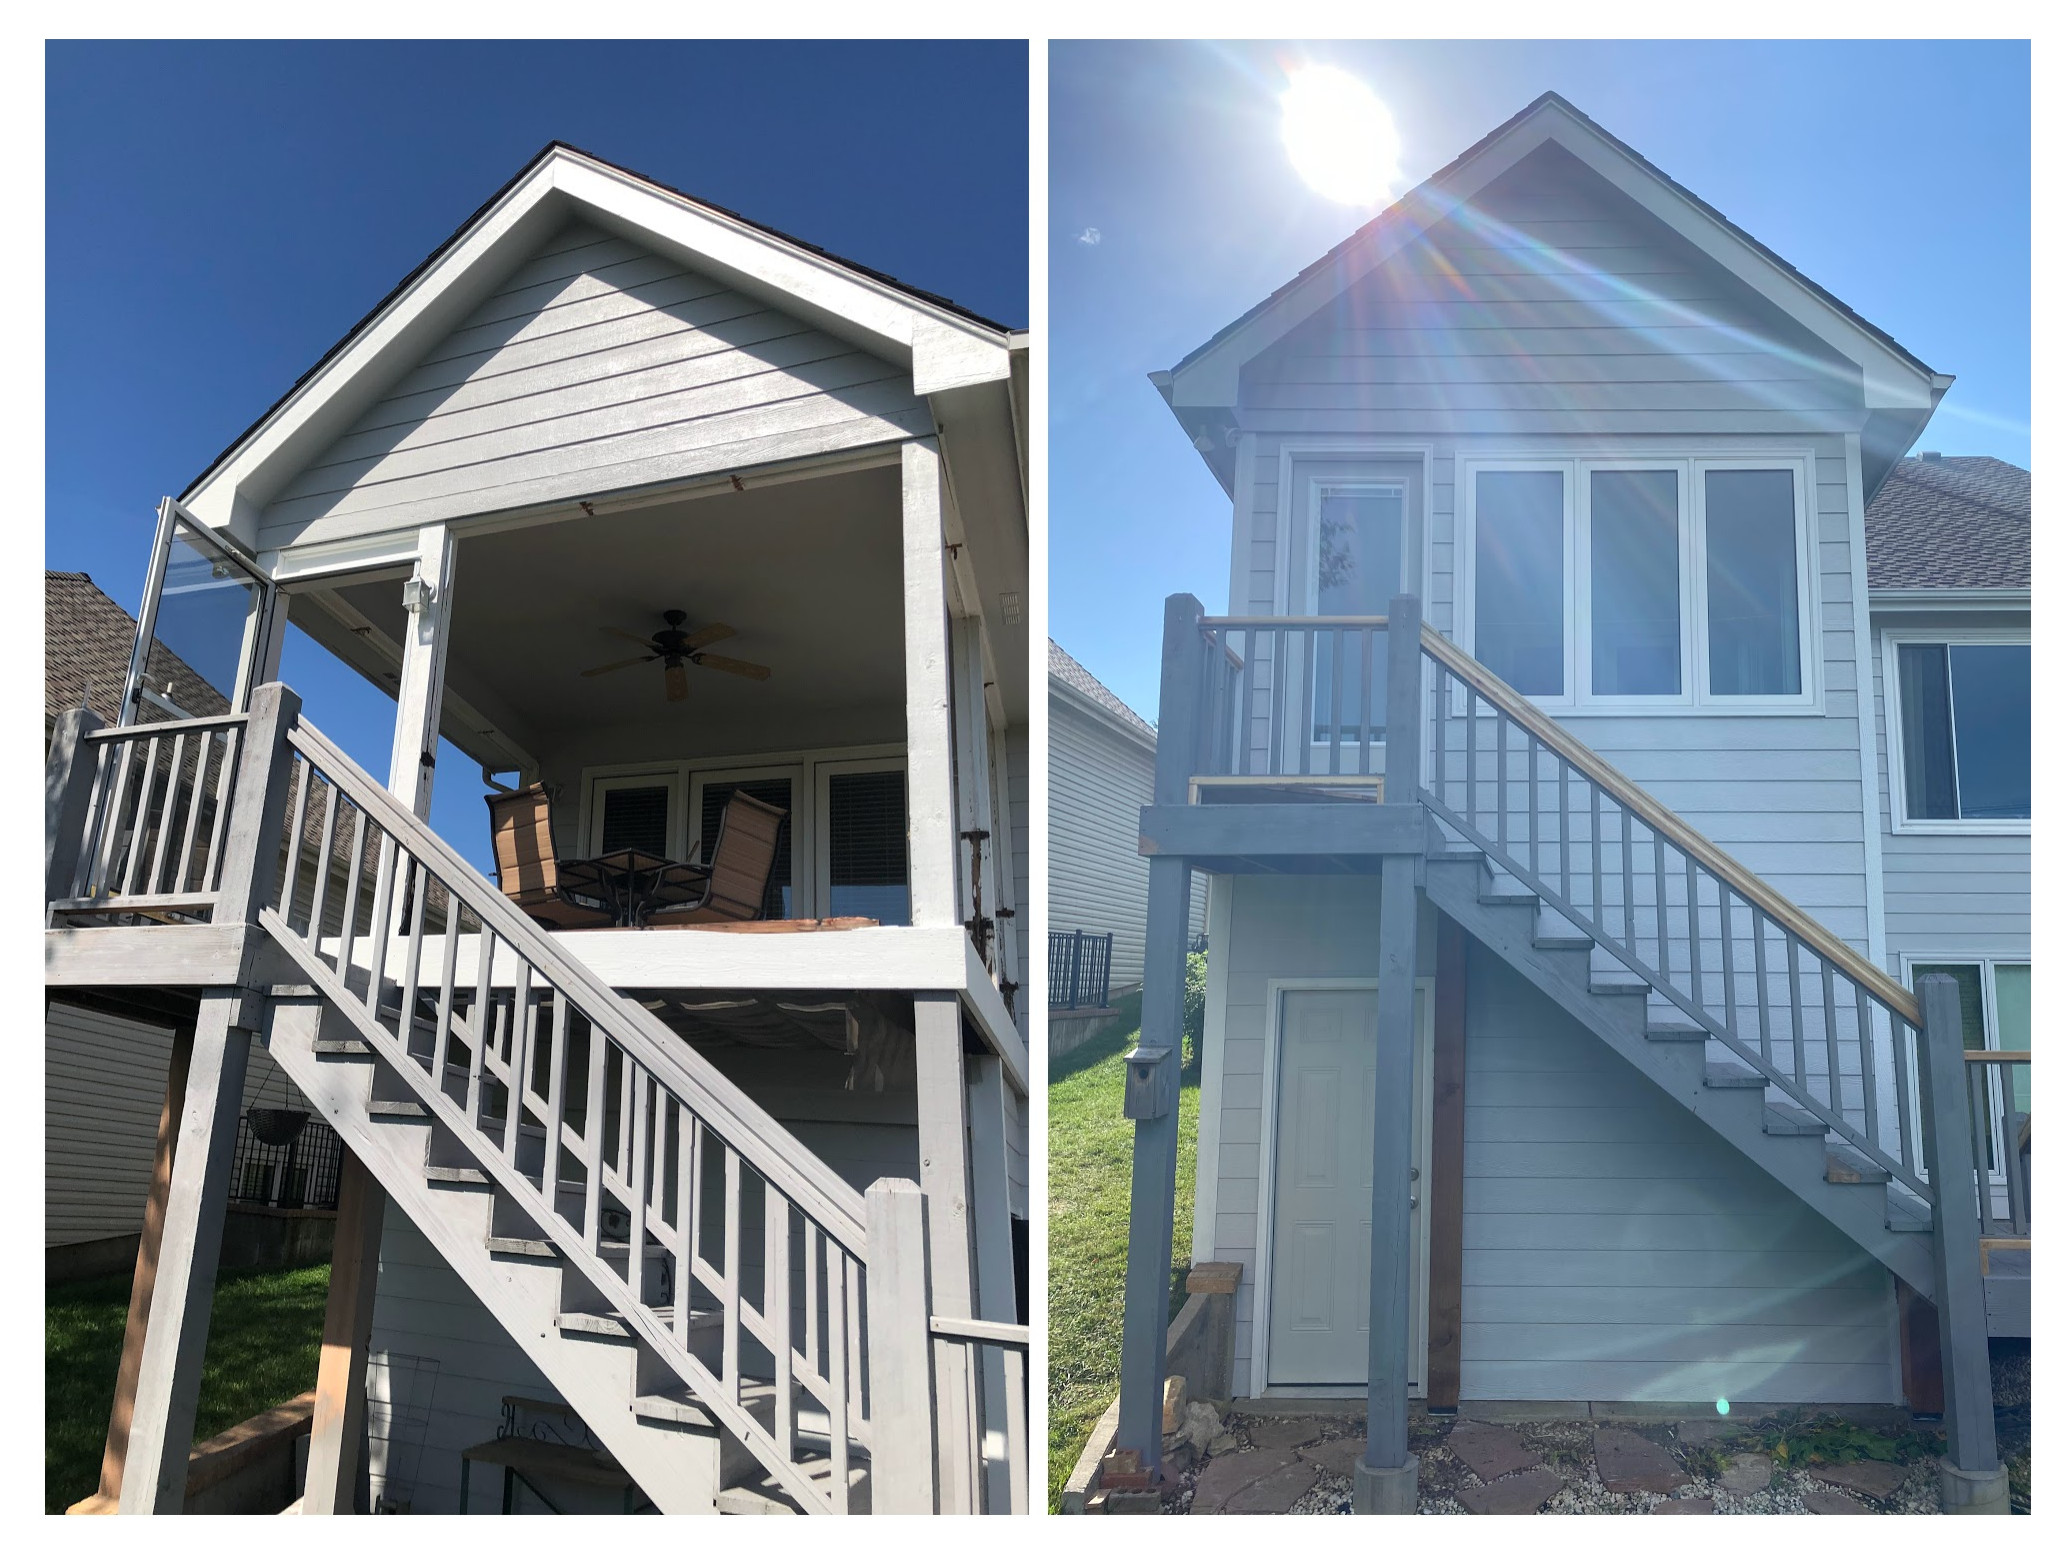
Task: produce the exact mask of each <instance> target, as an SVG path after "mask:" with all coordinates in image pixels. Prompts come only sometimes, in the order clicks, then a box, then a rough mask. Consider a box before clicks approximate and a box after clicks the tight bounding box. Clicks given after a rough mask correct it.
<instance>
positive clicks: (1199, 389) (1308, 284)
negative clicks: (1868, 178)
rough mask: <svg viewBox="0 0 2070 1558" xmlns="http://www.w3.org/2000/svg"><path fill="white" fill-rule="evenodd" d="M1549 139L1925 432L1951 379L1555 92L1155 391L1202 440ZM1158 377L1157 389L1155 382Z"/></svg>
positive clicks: (1866, 392)
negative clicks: (1267, 370)
mask: <svg viewBox="0 0 2070 1558" xmlns="http://www.w3.org/2000/svg"><path fill="white" fill-rule="evenodd" d="M1547 143H1553V144H1556V145H1558V146H1560V147H1562V148H1564V149H1565V150H1566V151H1568V152H1570V153H1571V154H1572V155H1573V156H1574V157H1575V158H1577V159H1578V160H1579V161H1580V162H1581V163H1582V164H1583V165H1585V166H1586V167H1588V168H1590V169H1591V170H1593V171H1594V172H1595V173H1597V174H1599V175H1600V176H1601V177H1602V178H1603V179H1604V180H1606V181H1607V182H1608V183H1609V184H1610V185H1611V186H1612V187H1613V188H1615V189H1617V190H1619V191H1620V192H1622V193H1623V194H1624V195H1626V196H1628V197H1629V198H1630V199H1631V200H1632V201H1634V202H1635V203H1636V204H1637V205H1639V206H1640V207H1641V208H1642V209H1643V210H1645V211H1647V212H1648V213H1650V214H1651V215H1653V216H1655V217H1657V218H1658V219H1659V220H1661V221H1662V222H1664V223H1665V224H1666V225H1667V226H1668V227H1669V228H1670V229H1672V230H1673V231H1674V232H1676V233H1678V234H1680V235H1681V236H1682V237H1684V238H1685V239H1687V240H1688V241H1689V242H1691V243H1692V244H1694V245H1695V246H1696V247H1697V248H1698V249H1699V250H1701V251H1702V252H1703V253H1704V254H1706V255H1708V256H1709V257H1710V258H1712V259H1713V260H1715V261H1716V262H1717V263H1718V264H1720V265H1721V266H1723V267H1724V268H1725V269H1726V270H1727V271H1728V272H1729V273H1730V274H1732V275H1733V276H1735V277H1737V278H1738V279H1739V280H1741V281H1742V282H1744V283H1745V284H1746V285H1747V286H1749V287H1751V288H1753V289H1754V290H1755V291H1756V292H1758V293H1759V294H1760V295H1761V296H1762V297H1764V298H1766V299H1767V300H1768V301H1769V302H1771V303H1772V304H1774V305H1775V306H1776V307H1777V308H1779V309H1781V310H1782V311H1783V313H1784V314H1786V315H1787V316H1788V317H1789V318H1791V319H1792V320H1794V321H1795V322H1796V323H1798V324H1800V325H1801V326H1803V327H1804V328H1805V329H1806V330H1808V331H1810V332H1811V334H1812V335H1814V336H1815V337H1817V338H1818V339H1819V340H1820V341H1822V342H1824V343H1825V344H1826V345H1828V346H1830V347H1831V348H1832V349H1833V350H1834V351H1835V352H1837V353H1838V354H1839V355H1840V356H1841V357H1842V358H1844V359H1845V360H1847V361H1848V362H1851V363H1854V364H1857V365H1858V366H1859V367H1860V369H1861V374H1862V392H1863V397H1864V404H1865V406H1866V407H1867V409H1868V410H1869V411H1870V412H1872V413H1874V412H1879V411H1889V412H1894V413H1900V414H1904V413H1909V414H1911V415H1914V416H1916V417H1917V419H1918V422H1919V424H1920V425H1922V426H1923V424H1924V422H1925V420H1926V418H1927V417H1928V416H1930V415H1931V414H1932V412H1933V408H1934V406H1935V405H1936V404H1937V403H1938V402H1939V400H1940V396H1941V394H1942V393H1944V392H1945V390H1946V388H1947V385H1948V384H1949V383H1951V382H1952V380H1950V379H1948V378H1947V377H1946V376H1945V375H1937V374H1935V373H1934V372H1933V370H1932V369H1931V368H1929V367H1927V365H1926V364H1925V363H1923V362H1921V361H1920V360H1919V359H1918V358H1916V357H1914V356H1912V355H1911V353H1909V352H1907V351H1905V349H1904V348H1903V347H1901V346H1899V345H1898V344H1897V343H1896V342H1895V341H1893V340H1891V339H1890V338H1889V337H1888V336H1886V335H1884V334H1883V333H1882V332H1880V331H1878V330H1876V329H1875V327H1873V326H1872V325H1870V324H1869V323H1868V322H1867V321H1866V320H1864V319H1862V318H1861V317H1860V316H1859V315H1857V314H1855V313H1854V312H1853V311H1852V310H1850V309H1848V308H1847V307H1846V305H1845V304H1843V303H1841V302H1840V301H1839V299H1837V298H1835V297H1833V296H1832V294H1830V293H1828V292H1826V291H1825V290H1824V289H1823V288H1820V287H1819V286H1817V285H1816V284H1815V283H1813V282H1811V281H1810V280H1809V279H1808V278H1806V277H1805V276H1803V275H1802V274H1800V273H1799V272H1798V271H1796V270H1795V269H1793V268H1792V267H1791V266H1789V265H1788V264H1787V263H1785V262H1784V261H1783V260H1782V259H1781V258H1780V257H1779V256H1777V255H1776V254H1775V253H1774V252H1773V251H1772V250H1770V249H1768V248H1767V247H1766V246H1765V245H1763V244H1761V243H1760V242H1759V241H1758V240H1757V239H1755V238H1754V237H1753V236H1752V235H1750V234H1748V233H1746V232H1745V231H1743V230H1742V229H1740V228H1739V227H1737V226H1736V225H1734V224H1733V223H1732V222H1730V221H1729V220H1727V219H1726V218H1725V217H1724V216H1722V215H1721V214H1720V213H1719V212H1717V211H1716V210H1714V209H1712V208H1711V207H1710V206H1708V205H1706V204H1705V203H1704V202H1703V201H1702V200H1700V199H1698V198H1697V197H1696V196H1695V195H1694V194H1692V193H1691V192H1690V191H1688V190H1686V189H1684V188H1683V187H1682V186H1681V185H1679V184H1677V183H1676V182H1675V181H1674V180H1673V179H1671V178H1669V177H1668V176H1667V175H1666V174H1664V173H1662V172H1661V171H1660V170H1659V169H1658V168H1656V167H1654V166H1653V165H1652V164H1651V163H1649V162H1647V161H1646V159H1645V158H1643V157H1641V156H1640V155H1639V154H1638V153H1637V152H1636V151H1634V150H1632V148H1631V147H1629V146H1627V145H1625V144H1624V142H1622V141H1620V140H1618V139H1617V138H1616V137H1615V136H1613V135H1611V134H1610V133H1609V132H1608V131H1606V130H1604V129H1603V128H1602V127H1601V126H1599V125H1597V124H1596V123H1594V122H1593V121H1592V120H1590V119H1589V118H1588V117H1587V116H1586V115H1585V114H1583V113H1582V112H1581V111H1580V110H1579V109H1577V108H1575V107H1574V106H1573V105H1572V104H1571V103H1568V102H1567V101H1566V100H1565V99H1564V98H1561V97H1560V96H1558V95H1557V94H1555V93H1551V92H1548V93H1546V94H1545V95H1544V96H1542V97H1540V98H1539V99H1538V100H1537V101H1536V102H1534V103H1532V104H1531V105H1530V107H1528V108H1526V109H1525V110H1524V111H1523V112H1522V113H1520V114H1518V115H1517V116H1516V117H1515V118H1513V119H1511V120H1509V121H1508V123H1506V124H1504V125H1502V126H1501V127H1500V128H1498V129H1497V130H1495V131H1494V132H1493V133H1492V134H1490V135H1489V136H1487V137H1486V138H1485V139H1483V140H1482V141H1480V142H1479V143H1478V144H1477V145H1475V146H1473V147H1472V148H1470V149H1469V150H1468V151H1467V152H1465V153H1464V154H1463V155H1461V156H1460V157H1459V158H1458V159H1456V160H1455V161H1454V162H1452V163H1451V164H1449V165H1448V166H1446V167H1445V168H1443V169H1440V170H1439V171H1438V172H1437V173H1436V174H1434V175H1433V176H1432V177H1431V178H1429V179H1428V180H1426V181H1425V182H1424V183H1422V184H1420V185H1418V186H1417V187H1416V188H1415V189H1413V190H1411V191H1410V192H1409V193H1408V194H1407V195H1405V196H1404V197H1403V198H1402V199H1401V200H1400V201H1399V202H1398V203H1396V204H1395V205H1393V206H1391V207H1389V208H1388V209H1387V210H1386V211H1384V212H1382V213H1381V214H1380V216H1378V217H1377V218H1375V219H1374V220H1373V221H1372V222H1370V223H1369V224H1367V225H1366V226H1365V227H1364V228H1362V229H1360V231H1359V232H1358V233H1356V234H1354V235H1353V236H1352V237H1351V238H1350V239H1349V240H1347V241H1346V242H1345V243H1343V244H1340V245H1339V246H1338V247H1337V248H1336V249H1335V250H1333V251H1332V252H1331V253H1330V254H1329V255H1327V256H1325V257H1324V259H1323V260H1321V261H1319V262H1318V263H1316V264H1315V265H1312V266H1310V267H1309V268H1308V269H1307V270H1306V271H1304V272H1303V273H1302V274H1301V275H1300V276H1299V277H1297V278H1296V279H1295V280H1294V281H1292V282H1290V283H1289V284H1288V285H1287V286H1285V287H1282V288H1281V289H1280V290H1279V291H1278V292H1276V293H1274V294H1273V295H1272V296H1271V297H1270V298H1268V299H1266V301H1265V302H1263V303H1261V304H1259V305H1258V306H1257V307H1256V308H1254V309H1252V310H1251V311H1250V312H1249V313H1248V314H1246V315H1244V316H1243V318H1241V319H1239V320H1237V321H1236V322H1235V323H1234V324H1232V325H1230V326H1229V327H1228V328H1226V329H1224V330H1223V331H1222V332H1220V333H1219V334H1218V335H1216V336H1215V337H1214V339H1212V340H1211V341H1209V342H1208V343H1207V344H1205V345H1204V346H1202V347H1200V348H1198V349H1197V350H1196V351H1194V352H1193V353H1192V354H1190V355H1189V356H1188V357H1186V358H1185V359H1184V360H1183V361H1182V362H1180V363H1179V365H1178V366H1177V367H1175V368H1173V369H1172V370H1171V372H1170V375H1169V378H1168V381H1166V382H1161V383H1158V388H1159V390H1160V392H1161V393H1163V394H1164V396H1165V399H1166V400H1167V401H1168V402H1169V403H1170V405H1171V407H1172V410H1173V412H1174V413H1175V414H1176V415H1177V416H1178V417H1179V419H1180V421H1181V423H1182V424H1184V425H1185V426H1186V427H1187V429H1188V432H1189V433H1197V432H1198V431H1199V430H1200V429H1201V428H1202V427H1205V426H1208V425H1210V424H1211V423H1212V421H1213V414H1214V413H1215V412H1217V411H1221V412H1224V413H1227V411H1228V410H1229V408H1233V407H1234V406H1235V405H1236V403H1237V379H1238V374H1239V372H1240V370H1241V369H1242V367H1243V365H1244V364H1245V363H1247V362H1249V361H1251V360H1252V359H1253V358H1255V357H1257V356H1258V355H1259V354H1260V353H1261V352H1263V351H1265V350H1266V349H1267V348H1268V347H1270V346H1271V345H1273V344H1274V343H1275V342H1277V341H1279V340H1281V339H1283V338H1284V337H1285V336H1286V335H1287V334H1288V333H1289V332H1291V331H1292V330H1293V329H1294V328H1295V327H1296V326H1298V325H1299V324H1301V323H1302V321H1304V320H1306V319H1308V318H1310V317H1311V316H1313V315H1314V314H1315V313H1316V312H1317V311H1318V310H1319V309H1321V308H1323V307H1324V306H1325V305H1326V304H1328V303H1329V302H1330V301H1331V300H1332V299H1334V298H1336V297H1337V296H1339V295H1341V294H1342V293H1343V292H1344V291H1346V290H1347V289H1348V288H1350V287H1352V286H1354V285H1356V284H1357V283H1358V282H1359V281H1360V280H1362V279H1363V278H1364V277H1365V276H1366V275H1368V274H1370V273H1371V272H1372V271H1373V270H1374V269H1375V268H1376V267H1378V266H1380V265H1383V264H1385V263H1386V262H1387V261H1388V260H1390V259H1392V258H1393V257H1394V256H1396V255H1397V254H1399V253H1401V252H1402V251H1403V250H1404V249H1405V248H1407V247H1408V246H1409V245H1411V244H1413V243H1415V242H1416V241H1417V240H1418V239H1420V238H1422V237H1424V236H1425V235H1426V234H1427V233H1428V232H1429V231H1430V230H1431V229H1432V228H1433V227H1435V226H1436V225H1437V224H1438V223H1440V222H1443V221H1444V220H1445V219H1446V218H1448V217H1450V216H1451V215H1453V214H1454V213H1455V212H1457V211H1458V210H1459V209H1460V208H1461V207H1462V206H1464V205H1466V204H1468V203H1469V202H1471V201H1472V200H1473V198H1474V197H1475V196H1476V195H1477V194H1478V193H1479V192H1480V191H1481V190H1483V189H1485V188H1486V187H1487V186H1488V185H1489V184H1490V183H1492V182H1493V181H1494V180H1495V179H1497V178H1499V177H1501V176H1502V175H1503V174H1504V173H1506V172H1508V171H1509V170H1510V169H1511V168H1513V167H1515V166H1516V165H1517V164H1518V163H1519V162H1521V161H1523V159H1524V158H1525V157H1527V156H1529V155H1530V154H1531V153H1532V152H1534V151H1536V150H1537V149H1538V148H1539V147H1541V146H1544V145H1546V144H1547ZM1152 377H1153V382H1157V380H1158V377H1159V376H1156V375H1153V376H1152ZM1905 419H1906V420H1909V417H1906V418H1905Z"/></svg>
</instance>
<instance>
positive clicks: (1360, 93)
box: [1279, 65, 1401, 206]
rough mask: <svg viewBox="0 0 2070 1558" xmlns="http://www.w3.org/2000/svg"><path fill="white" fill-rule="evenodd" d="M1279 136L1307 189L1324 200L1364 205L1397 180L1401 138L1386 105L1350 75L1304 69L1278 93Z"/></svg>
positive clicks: (1312, 67)
mask: <svg viewBox="0 0 2070 1558" xmlns="http://www.w3.org/2000/svg"><path fill="white" fill-rule="evenodd" d="M1279 103H1280V136H1281V139H1282V140H1284V141H1285V143H1286V148H1287V156H1288V158H1289V159H1290V160H1291V161H1292V162H1293V164H1294V171H1295V172H1297V173H1299V174H1300V175H1301V177H1302V179H1303V180H1304V181H1305V182H1306V183H1307V185H1308V187H1309V188H1310V189H1312V190H1314V191H1315V192H1316V193H1317V194H1318V195H1321V196H1323V197H1324V198H1325V199H1327V200H1334V201H1337V202H1338V203H1339V204H1342V205H1347V206H1369V205H1372V204H1374V203H1375V202H1377V201H1380V200H1383V199H1385V198H1386V197H1387V195H1388V194H1389V193H1391V192H1392V191H1393V189H1394V188H1395V185H1396V184H1397V182H1398V181H1399V179H1400V176H1401V170H1400V168H1399V167H1398V166H1397V164H1398V163H1399V161H1400V158H1401V138H1400V137H1399V136H1398V135H1397V134H1396V133H1395V128H1394V118H1393V116H1392V115H1391V114H1389V113H1388V111H1387V105H1386V104H1385V103H1383V102H1381V101H1380V99H1379V98H1377V97H1375V96H1374V95H1373V93H1372V90H1371V89H1370V88H1369V87H1367V85H1366V84H1365V83H1364V82H1363V81H1360V80H1359V79H1358V78H1357V77H1356V76H1350V75H1347V74H1345V73H1344V72H1343V71H1341V70H1337V69H1335V68H1334V67H1332V66H1328V65H1304V66H1302V67H1300V68H1299V69H1297V70H1295V71H1294V72H1293V73H1292V75H1291V76H1290V77H1289V79H1288V82H1287V89H1286V91H1285V92H1283V93H1281V94H1280V99H1279Z"/></svg>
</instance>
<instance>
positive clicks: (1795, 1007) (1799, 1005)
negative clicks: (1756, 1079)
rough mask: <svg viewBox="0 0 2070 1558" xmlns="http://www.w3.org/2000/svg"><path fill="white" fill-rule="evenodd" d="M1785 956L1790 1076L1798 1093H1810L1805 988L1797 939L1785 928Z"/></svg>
mask: <svg viewBox="0 0 2070 1558" xmlns="http://www.w3.org/2000/svg"><path fill="white" fill-rule="evenodd" d="M1783 956H1785V957H1786V958H1788V959H1789V962H1790V1055H1791V1058H1792V1060H1793V1062H1794V1064H1793V1065H1792V1066H1791V1068H1790V1074H1791V1075H1792V1076H1793V1077H1795V1078H1796V1079H1797V1091H1798V1092H1800V1093H1802V1092H1806V1091H1808V1089H1807V1088H1806V1086H1805V1082H1804V988H1803V984H1802V982H1801V976H1800V972H1799V969H1798V967H1797V938H1796V937H1795V936H1794V935H1792V934H1791V932H1790V930H1789V928H1788V927H1787V926H1785V927H1784V928H1783Z"/></svg>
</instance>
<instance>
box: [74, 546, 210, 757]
mask: <svg viewBox="0 0 2070 1558" xmlns="http://www.w3.org/2000/svg"><path fill="white" fill-rule="evenodd" d="M136 637H137V622H136V618H134V617H132V616H131V615H130V614H129V613H128V612H126V611H124V610H123V609H122V608H121V607H120V606H118V605H116V604H115V602H114V601H112V600H110V599H109V598H108V596H107V594H106V592H104V591H103V590H102V589H101V587H100V586H99V585H97V584H95V583H94V582H93V580H92V578H91V577H89V576H88V575H86V574H83V573H62V572H59V571H57V570H55V569H46V570H45V571H44V574H43V716H44V719H45V720H46V721H48V720H52V719H55V718H56V717H57V716H58V715H60V714H62V713H64V711H65V710H67V709H76V708H78V707H79V706H80V704H81V703H82V702H84V703H85V704H86V705H87V707H89V708H91V709H92V710H93V711H94V713H96V714H98V715H100V717H101V718H102V719H104V720H112V719H114V718H115V706H116V705H117V704H118V703H120V702H121V701H122V688H123V684H124V683H125V682H127V681H128V679H129V654H130V649H131V648H132V646H134V645H135V643H136ZM150 670H151V681H152V684H153V685H155V686H159V687H160V688H162V687H163V681H161V678H163V679H164V680H165V681H170V682H171V683H172V700H173V702H175V703H177V704H178V705H179V706H180V707H181V708H183V709H185V710H186V711H187V712H188V713H190V714H193V715H195V716H197V717H202V716H206V715H210V714H223V713H227V712H228V711H229V708H230V700H229V699H228V698H227V697H226V696H224V694H223V693H222V692H221V691H220V690H219V689H218V688H217V687H215V686H214V685H213V684H212V683H211V682H209V681H208V679H207V678H205V677H204V676H202V675H201V673H200V672H198V671H196V670H195V669H194V668H193V667H192V666H190V665H188V664H187V663H186V661H184V660H182V659H180V658H179V657H178V656H177V655H175V654H173V653H172V652H171V651H169V650H168V649H167V648H166V647H165V645H164V644H163V643H160V644H156V645H154V646H153V648H152V652H151V661H150ZM89 688H90V689H91V690H90V691H89Z"/></svg>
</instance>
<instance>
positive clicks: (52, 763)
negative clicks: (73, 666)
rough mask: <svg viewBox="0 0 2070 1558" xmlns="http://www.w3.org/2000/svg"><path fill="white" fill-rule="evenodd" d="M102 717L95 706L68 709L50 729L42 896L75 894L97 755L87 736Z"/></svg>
mask: <svg viewBox="0 0 2070 1558" xmlns="http://www.w3.org/2000/svg"><path fill="white" fill-rule="evenodd" d="M105 723H106V721H104V720H103V719H102V718H101V717H100V716H99V715H98V714H96V713H94V711H93V710H92V709H87V708H78V709H67V710H65V712H64V713H62V714H60V715H59V716H58V717H57V728H56V729H54V730H53V731H52V732H51V734H50V755H49V757H48V759H47V760H46V761H45V763H44V767H43V901H44V902H45V903H50V902H53V901H54V900H56V899H59V898H69V897H71V896H72V881H73V878H74V877H76V876H77V875H78V873H79V851H80V849H81V848H82V847H83V846H84V844H85V835H86V814H87V810H88V808H89V807H90V806H91V804H92V802H93V776H94V769H95V767H96V766H97V764H96V762H95V756H96V754H97V753H98V752H99V751H100V748H98V747H95V746H88V745H87V742H86V738H87V737H88V736H89V735H91V734H93V732H95V731H96V730H99V729H100V728H101V727H102V725H104V724H105Z"/></svg>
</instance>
